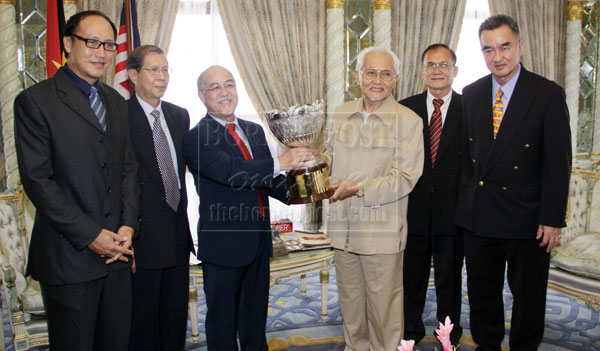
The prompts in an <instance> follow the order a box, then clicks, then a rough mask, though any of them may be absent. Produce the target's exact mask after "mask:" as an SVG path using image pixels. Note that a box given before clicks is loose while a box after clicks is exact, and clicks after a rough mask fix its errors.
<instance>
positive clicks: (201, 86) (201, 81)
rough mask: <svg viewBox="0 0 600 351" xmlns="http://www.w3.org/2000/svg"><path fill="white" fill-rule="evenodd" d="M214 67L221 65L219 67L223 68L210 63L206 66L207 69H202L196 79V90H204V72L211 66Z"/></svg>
mask: <svg viewBox="0 0 600 351" xmlns="http://www.w3.org/2000/svg"><path fill="white" fill-rule="evenodd" d="M215 67H221V68H225V67H222V66H219V65H212V66H210V67H208V68H207V69H205V70H204V71H202V73H200V75H199V76H198V80H197V81H196V84H197V85H198V91H201V92H204V75H205V74H206V72H208V71H210V70H211V69H212V68H215Z"/></svg>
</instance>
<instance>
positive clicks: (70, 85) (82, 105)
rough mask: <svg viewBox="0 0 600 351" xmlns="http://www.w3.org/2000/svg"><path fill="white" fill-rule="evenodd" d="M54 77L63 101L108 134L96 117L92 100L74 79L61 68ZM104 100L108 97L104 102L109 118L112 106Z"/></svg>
mask: <svg viewBox="0 0 600 351" xmlns="http://www.w3.org/2000/svg"><path fill="white" fill-rule="evenodd" d="M54 79H55V82H56V87H57V89H58V90H59V91H60V92H61V98H62V101H63V103H64V104H65V105H67V106H69V108H71V109H72V110H73V112H75V113H76V114H78V115H79V116H81V117H82V118H83V119H85V120H86V121H88V122H89V123H90V124H91V125H92V126H94V127H95V128H96V129H98V130H99V131H100V132H102V133H104V134H106V132H105V131H104V128H102V126H101V125H100V121H98V117H96V114H95V113H94V111H92V107H91V106H90V101H89V100H88V99H87V98H86V97H85V96H84V95H83V93H82V92H81V91H80V90H79V88H77V86H76V85H75V83H74V82H73V81H72V79H71V78H70V77H69V76H67V74H66V73H65V72H64V71H63V70H59V71H58V72H56V74H55V75H54ZM100 86H101V87H102V84H100ZM101 90H102V89H101ZM101 94H102V93H101ZM104 96H106V95H104ZM104 100H107V99H103V100H102V102H103V103H104V104H105V107H106V113H107V116H108V118H110V116H111V112H113V111H112V110H110V109H109V107H110V106H107V104H106V103H105V101H104ZM113 113H114V112H113ZM109 126H110V122H109Z"/></svg>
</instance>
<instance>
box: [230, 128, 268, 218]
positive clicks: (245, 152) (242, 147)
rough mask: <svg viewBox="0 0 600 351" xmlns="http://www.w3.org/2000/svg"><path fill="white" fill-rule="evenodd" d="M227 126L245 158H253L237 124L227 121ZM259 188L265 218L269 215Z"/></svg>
mask: <svg viewBox="0 0 600 351" xmlns="http://www.w3.org/2000/svg"><path fill="white" fill-rule="evenodd" d="M225 128H227V131H228V132H229V134H231V136H232V137H233V140H235V143H236V144H237V145H238V147H239V148H240V151H242V155H244V159H246V160H251V159H252V155H251V154H250V151H248V148H247V147H246V144H244V141H243V140H242V139H241V138H240V136H239V135H238V133H237V132H236V131H235V124H234V123H227V124H226V125H225ZM257 190H258V204H259V206H260V216H261V217H263V218H265V217H266V216H267V214H266V212H265V203H264V200H263V197H262V192H261V191H260V189H257Z"/></svg>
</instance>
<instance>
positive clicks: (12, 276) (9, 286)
mask: <svg viewBox="0 0 600 351" xmlns="http://www.w3.org/2000/svg"><path fill="white" fill-rule="evenodd" d="M2 282H3V285H4V291H5V292H6V302H7V305H8V309H9V311H10V312H11V314H12V313H13V312H23V308H22V305H21V299H20V298H19V295H18V294H17V288H16V287H17V275H16V273H15V269H14V268H13V267H12V266H11V265H9V264H3V265H2Z"/></svg>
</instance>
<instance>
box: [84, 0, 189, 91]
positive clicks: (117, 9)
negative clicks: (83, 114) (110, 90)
mask: <svg viewBox="0 0 600 351" xmlns="http://www.w3.org/2000/svg"><path fill="white" fill-rule="evenodd" d="M80 4H81V5H80V6H81V9H82V10H99V11H102V12H104V13H105V14H106V15H107V16H108V17H109V18H110V19H112V21H113V22H114V23H115V25H116V26H117V27H118V26H119V22H120V20H121V8H122V7H123V1H105V0H80ZM178 8H179V0H165V1H156V0H136V9H137V15H138V27H139V28H138V29H139V31H140V40H141V41H142V45H144V44H152V45H156V46H158V47H160V48H161V49H163V50H164V51H165V54H166V53H167V52H168V51H169V43H170V42H171V33H172V32H173V26H174V25H175V17H176V16H177V10H178ZM113 76H114V68H111V69H109V70H107V72H106V75H105V78H106V80H105V81H106V83H107V84H109V85H112V81H113Z"/></svg>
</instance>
